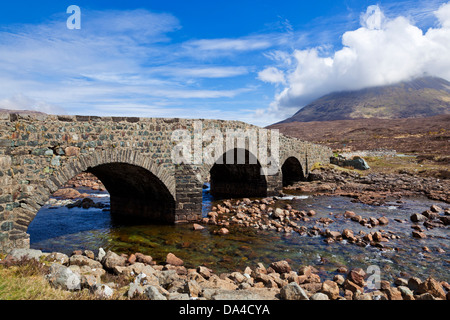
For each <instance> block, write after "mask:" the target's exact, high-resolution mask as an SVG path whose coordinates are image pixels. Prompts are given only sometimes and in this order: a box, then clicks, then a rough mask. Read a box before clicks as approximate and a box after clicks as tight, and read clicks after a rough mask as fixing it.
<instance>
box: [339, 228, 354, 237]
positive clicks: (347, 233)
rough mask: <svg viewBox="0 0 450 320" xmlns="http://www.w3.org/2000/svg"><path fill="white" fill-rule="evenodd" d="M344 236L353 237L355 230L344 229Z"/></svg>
mask: <svg viewBox="0 0 450 320" xmlns="http://www.w3.org/2000/svg"><path fill="white" fill-rule="evenodd" d="M342 236H343V237H344V239H349V238H353V237H354V236H353V231H352V230H350V229H344V231H342Z"/></svg>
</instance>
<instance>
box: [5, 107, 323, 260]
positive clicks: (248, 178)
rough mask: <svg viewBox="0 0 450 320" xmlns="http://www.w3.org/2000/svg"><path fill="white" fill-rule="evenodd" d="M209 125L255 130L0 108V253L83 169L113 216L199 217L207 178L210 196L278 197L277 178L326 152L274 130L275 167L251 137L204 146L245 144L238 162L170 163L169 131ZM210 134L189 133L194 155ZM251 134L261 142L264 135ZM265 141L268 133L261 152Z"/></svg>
mask: <svg viewBox="0 0 450 320" xmlns="http://www.w3.org/2000/svg"><path fill="white" fill-rule="evenodd" d="M198 123H201V127H200V129H199V128H198ZM195 124H197V127H195ZM208 130H210V131H211V130H215V131H213V132H217V131H218V130H219V131H224V132H225V130H230V131H232V130H235V131H239V130H240V131H244V130H245V132H250V131H252V130H253V131H252V132H254V131H255V130H259V131H262V129H261V128H258V127H255V126H252V125H249V124H246V123H243V122H239V121H221V120H201V121H200V120H187V119H162V118H133V117H94V116H56V115H46V114H31V113H30V114H18V113H0V185H1V191H0V252H8V251H9V250H10V249H11V248H14V247H16V248H18V247H20V248H27V247H29V244H30V237H29V235H28V234H27V229H28V225H29V224H30V222H31V221H32V220H33V219H34V217H35V216H36V213H37V212H38V211H39V209H40V208H41V207H42V206H43V205H44V204H45V203H46V201H47V200H48V199H49V198H50V197H51V195H52V193H54V192H55V191H56V190H58V189H59V188H61V187H63V186H64V185H65V183H66V182H67V181H68V180H69V179H71V178H72V177H74V176H76V175H77V174H79V173H81V172H91V173H93V174H94V175H95V176H97V177H98V178H99V179H100V180H101V181H102V182H103V184H104V185H105V187H106V189H107V190H108V192H109V193H110V196H111V215H112V216H113V215H122V216H125V217H128V219H134V218H146V219H151V220H159V221H163V222H167V223H179V222H192V221H196V220H200V219H201V213H202V187H203V184H204V183H205V182H210V185H211V193H212V194H213V195H214V196H216V197H230V198H232V197H252V196H262V197H264V196H270V195H276V194H278V193H279V191H281V190H282V187H283V184H284V185H286V184H289V183H291V182H293V181H297V180H302V179H305V177H307V175H308V172H309V170H310V168H311V167H312V165H313V164H314V163H316V162H321V163H328V162H329V158H330V156H331V150H330V149H329V148H327V147H324V146H320V145H315V144H312V143H309V142H305V141H300V140H298V139H294V138H290V137H286V136H284V135H281V134H280V135H279V137H278V138H277V141H278V142H279V150H278V152H279V157H278V159H277V161H276V162H273V163H272V165H274V164H275V165H276V170H275V174H273V173H271V174H268V173H267V171H266V173H265V174H264V171H261V167H262V164H261V161H260V159H259V158H257V156H256V155H255V154H254V153H255V148H254V147H253V149H252V145H250V144H249V142H248V141H249V139H247V140H246V141H247V142H246V144H245V145H241V146H240V148H239V145H234V146H233V145H232V144H227V143H225V142H224V143H222V144H218V145H219V149H215V150H216V152H211V156H213V157H215V159H224V158H225V155H227V156H228V154H229V153H230V152H232V154H233V153H234V154H237V153H238V152H235V151H239V150H240V151H244V154H245V155H246V158H245V162H242V161H241V162H237V163H236V162H234V163H233V164H229V162H224V163H223V164H220V163H219V161H215V162H213V163H202V161H200V162H198V161H197V162H195V161H193V162H189V161H184V162H182V163H177V162H174V156H173V155H174V150H176V149H177V148H176V147H177V146H178V145H179V144H180V141H181V140H177V139H174V132H183V131H184V132H189V133H190V134H189V135H190V137H191V138H195V137H200V138H204V135H203V134H204V133H207V132H208ZM175 136H176V135H175ZM263 136H264V135H263ZM268 136H272V135H270V134H268ZM210 138H211V137H210ZM215 138H216V137H213V139H210V141H209V142H208V141H203V140H202V141H201V142H200V144H199V143H197V142H195V139H193V140H192V141H193V142H192V144H191V145H190V146H191V147H192V150H194V151H198V150H200V152H202V153H201V154H200V160H201V159H202V155H203V153H205V152H206V151H205V150H207V148H206V147H207V146H208V143H210V145H211V141H213V140H214V139H215ZM223 139H226V138H225V135H224V138H223ZM258 141H260V143H259V146H258V147H261V145H262V141H263V140H261V139H260V140H258ZM228 142H229V141H228ZM187 146H188V147H189V144H188V145H187ZM196 146H197V150H195V149H196ZM216 146H217V145H216ZM264 147H266V145H264ZM271 148H272V149H273V148H274V147H273V145H272V141H270V139H268V140H267V149H268V153H269V155H270V153H271V152H272V153H274V152H273V151H274V150H271ZM204 149H205V150H204ZM262 149H263V148H262ZM262 149H260V150H262ZM217 150H219V151H218V152H217ZM188 151H189V148H188ZM222 151H223V152H222ZM216 153H217V154H216ZM220 153H221V154H220ZM193 157H194V158H195V155H194V156H193ZM231 159H233V156H231ZM235 159H236V156H235ZM251 159H253V160H254V161H252V160H251ZM197 160H198V159H197ZM261 172H262V173H261Z"/></svg>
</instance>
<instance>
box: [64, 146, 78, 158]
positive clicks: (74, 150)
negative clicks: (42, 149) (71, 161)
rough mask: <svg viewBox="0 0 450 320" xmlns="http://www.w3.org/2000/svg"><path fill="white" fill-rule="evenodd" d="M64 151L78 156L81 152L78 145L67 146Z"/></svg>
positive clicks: (66, 153) (68, 154) (69, 154)
mask: <svg viewBox="0 0 450 320" xmlns="http://www.w3.org/2000/svg"><path fill="white" fill-rule="evenodd" d="M64 153H65V155H66V156H68V157H71V156H78V155H79V154H80V148H78V147H67V148H66V149H64Z"/></svg>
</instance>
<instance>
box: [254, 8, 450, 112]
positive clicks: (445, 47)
mask: <svg viewBox="0 0 450 320" xmlns="http://www.w3.org/2000/svg"><path fill="white" fill-rule="evenodd" d="M434 15H435V17H436V25H435V27H433V28H430V29H428V30H427V31H426V32H424V31H422V30H421V29H420V28H419V27H417V26H415V25H414V23H413V22H412V21H410V19H408V18H406V17H403V16H398V17H396V18H387V17H386V16H385V15H384V13H383V11H382V10H381V8H380V7H379V6H378V5H374V6H370V7H368V8H367V11H366V12H365V13H363V14H361V19H360V23H361V27H360V28H359V29H357V30H354V31H347V32H345V33H344V34H343V35H342V48H341V49H340V50H337V51H335V52H332V53H331V54H330V53H328V54H327V53H326V51H327V50H326V48H323V47H314V48H310V49H306V50H294V52H293V53H292V54H291V55H289V57H288V58H286V61H287V59H290V60H289V61H287V63H285V64H284V65H283V66H280V61H279V57H280V55H278V56H277V58H278V61H276V62H277V66H276V67H273V66H272V67H268V68H266V69H264V70H262V71H261V72H259V75H258V78H259V79H260V80H262V81H265V82H268V83H276V84H277V85H278V86H279V85H281V84H284V83H286V85H284V86H282V89H280V91H279V92H278V93H277V94H276V96H275V99H274V101H273V102H272V104H271V107H270V109H271V110H272V111H274V110H279V111H282V110H287V109H289V108H291V109H293V108H296V109H297V110H298V108H299V107H303V106H305V105H306V104H308V103H309V102H311V101H312V100H314V99H316V98H319V97H320V96H323V95H325V94H327V93H330V92H334V91H343V90H358V89H362V88H366V87H372V86H380V85H388V84H393V83H396V82H400V81H404V80H408V79H411V78H414V77H419V76H423V75H432V76H437V77H442V78H444V79H447V80H450V58H449V57H450V2H449V3H447V4H444V5H442V6H441V7H440V8H439V9H438V10H437V11H435V12H434ZM324 52H325V53H324ZM274 61H275V60H274ZM291 61H292V63H291ZM283 67H284V68H283Z"/></svg>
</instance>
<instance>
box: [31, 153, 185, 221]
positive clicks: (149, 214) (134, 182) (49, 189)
mask: <svg viewBox="0 0 450 320" xmlns="http://www.w3.org/2000/svg"><path fill="white" fill-rule="evenodd" d="M82 172H89V173H92V174H94V175H95V176H96V177H97V178H98V179H100V181H101V182H102V183H103V184H104V185H105V188H106V189H107V191H108V192H109V194H110V201H111V217H112V218H115V220H116V221H118V222H120V223H125V222H130V223H137V222H138V223H140V222H143V221H146V222H158V223H174V222H175V208H176V200H175V199H176V193H175V178H174V176H173V174H172V175H171V174H170V172H168V171H167V170H166V168H164V167H162V166H159V165H157V164H155V163H154V162H152V161H151V160H150V159H148V157H145V156H142V155H140V154H139V153H138V152H134V151H129V150H105V151H101V152H94V153H92V154H89V155H80V156H78V157H77V158H75V159H72V160H71V161H69V162H67V163H66V164H65V165H64V166H63V167H62V168H61V169H59V170H57V171H55V172H54V173H53V174H52V175H51V176H50V177H49V178H48V179H47V180H46V181H45V182H44V184H43V187H44V189H42V188H40V187H38V188H37V190H40V193H41V194H40V197H41V199H42V201H40V203H39V204H38V206H39V207H41V206H42V205H43V204H44V203H45V202H46V201H47V200H48V199H49V198H50V197H51V195H52V194H53V193H54V192H55V191H56V190H58V189H60V188H62V187H63V186H64V185H65V184H66V183H67V181H69V180H70V179H71V178H73V177H75V176H76V175H78V174H79V173H82ZM37 211H39V208H37V210H36V211H35V212H34V214H28V215H27V216H28V218H27V221H24V225H26V226H28V225H29V223H30V222H31V221H32V220H33V218H34V216H35V214H36V213H37Z"/></svg>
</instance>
